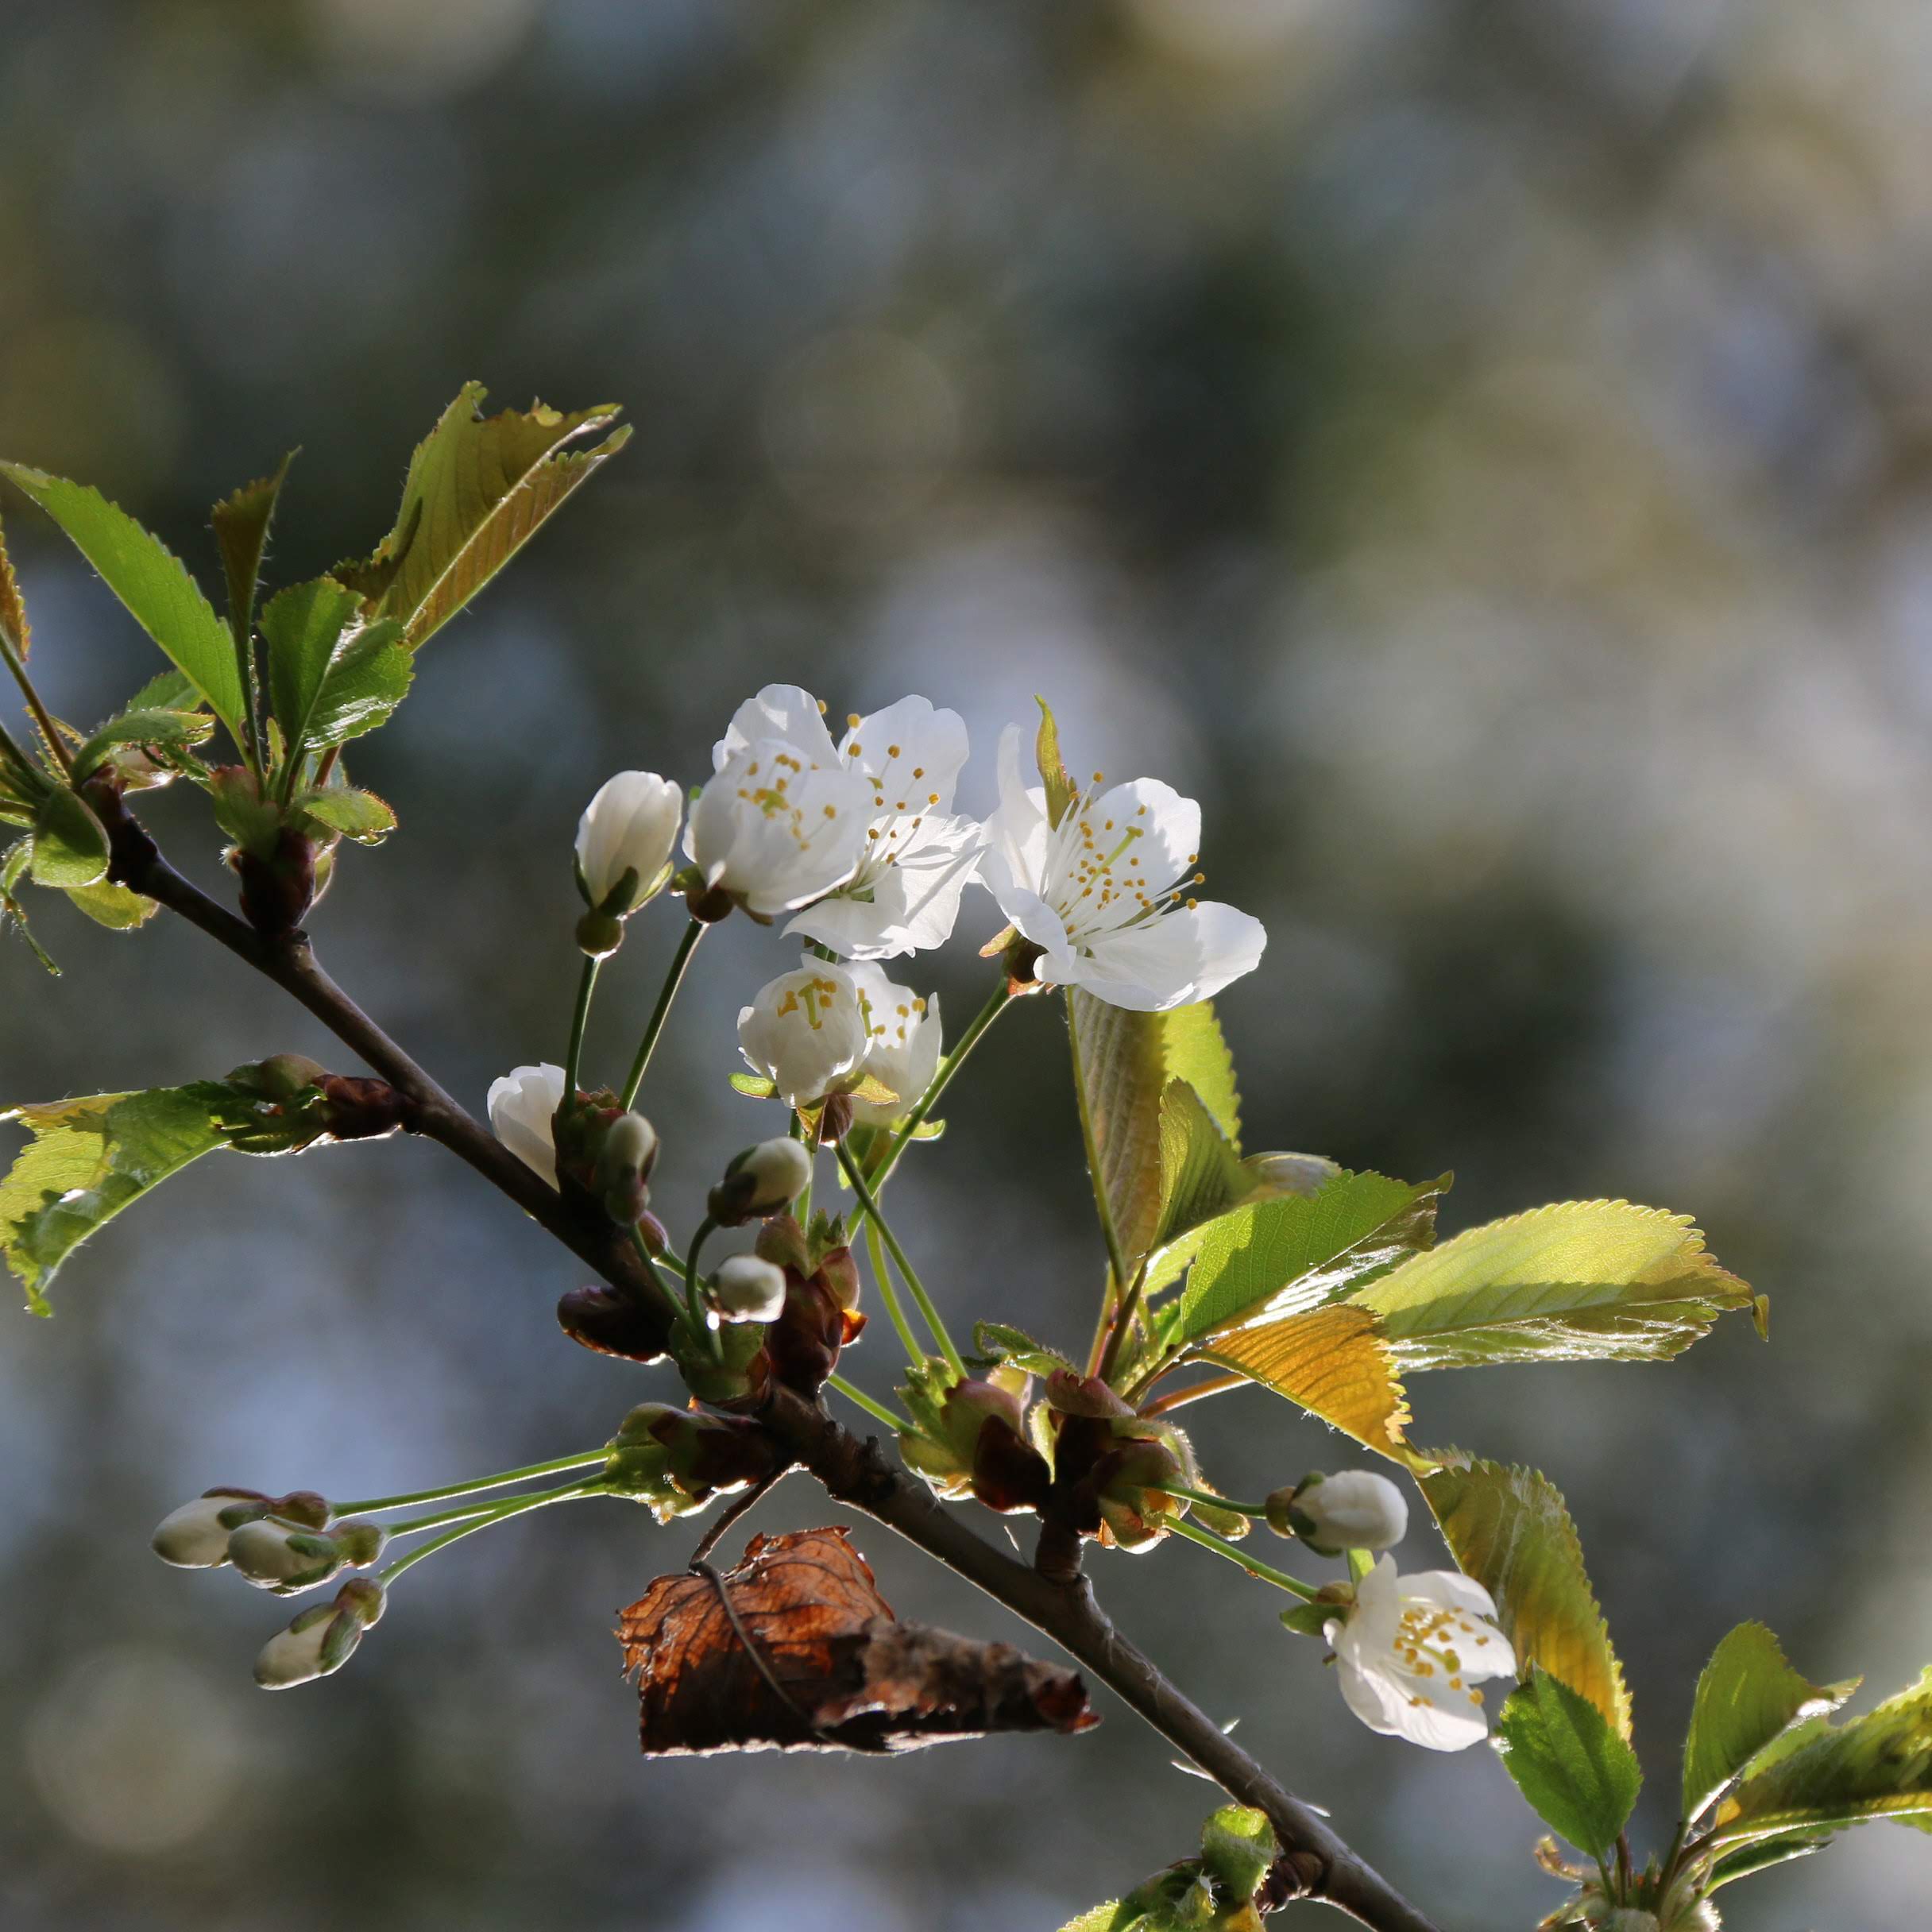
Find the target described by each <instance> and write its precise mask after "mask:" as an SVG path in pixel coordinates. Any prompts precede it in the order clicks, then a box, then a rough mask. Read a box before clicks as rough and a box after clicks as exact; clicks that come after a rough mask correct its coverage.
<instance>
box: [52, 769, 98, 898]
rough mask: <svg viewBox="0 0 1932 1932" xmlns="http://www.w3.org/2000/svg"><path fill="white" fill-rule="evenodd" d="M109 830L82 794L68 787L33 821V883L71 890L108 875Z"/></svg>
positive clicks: (53, 794)
mask: <svg viewBox="0 0 1932 1932" xmlns="http://www.w3.org/2000/svg"><path fill="white" fill-rule="evenodd" d="M107 860H108V848H107V828H106V826H105V825H102V823H101V821H100V820H99V818H97V817H95V814H94V808H93V807H92V806H90V805H89V804H88V803H87V800H86V799H85V798H82V797H81V796H80V794H79V793H78V792H72V791H69V790H67V788H66V787H65V786H60V787H57V788H56V790H52V791H50V792H49V793H48V794H47V796H46V797H45V798H44V799H43V800H42V801H41V809H40V811H39V813H38V814H37V816H36V817H35V819H34V821H33V883H35V884H36V885H37V886H56V887H60V888H61V889H63V890H67V889H69V888H71V887H75V886H92V885H98V884H99V883H100V881H101V880H102V879H105V878H106V876H107Z"/></svg>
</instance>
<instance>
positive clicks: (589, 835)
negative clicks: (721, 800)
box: [577, 771, 684, 952]
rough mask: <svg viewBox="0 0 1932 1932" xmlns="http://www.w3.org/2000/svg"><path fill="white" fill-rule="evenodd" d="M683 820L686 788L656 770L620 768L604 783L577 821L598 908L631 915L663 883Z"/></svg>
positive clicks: (582, 877)
mask: <svg viewBox="0 0 1932 1932" xmlns="http://www.w3.org/2000/svg"><path fill="white" fill-rule="evenodd" d="M683 818H684V794H683V792H682V790H680V789H679V788H678V786H676V785H674V784H673V783H672V782H670V779H664V778H660V777H659V776H658V775H657V774H656V773H655V771H620V772H619V773H618V774H617V775H616V777H615V778H613V779H609V780H608V781H607V782H605V784H604V785H603V786H601V789H600V790H598V792H597V796H596V797H595V798H593V799H592V800H591V801H590V802H589V805H587V806H585V808H584V815H583V817H582V818H580V819H579V820H578V821H577V875H578V883H580V885H581V886H582V888H583V894H584V898H585V900H586V902H588V903H589V906H590V907H591V909H592V910H593V912H599V913H602V914H606V915H607V916H609V918H612V919H613V920H616V919H624V918H628V917H629V916H630V914H632V913H633V912H635V911H636V910H637V908H638V907H639V906H641V905H643V903H644V902H645V901H646V900H647V898H650V897H651V895H652V894H653V893H655V892H656V891H659V889H660V888H661V887H663V883H664V881H665V880H666V879H667V878H668V877H669V876H670V860H671V848H672V847H673V846H674V844H676V842H677V837H678V826H679V825H680V824H681V823H682V821H683ZM619 936H620V937H621V936H622V935H621V933H620V935H619ZM586 950H588V949H586ZM611 950H612V951H613V952H614V951H616V947H615V946H614V945H613V946H612V948H611Z"/></svg>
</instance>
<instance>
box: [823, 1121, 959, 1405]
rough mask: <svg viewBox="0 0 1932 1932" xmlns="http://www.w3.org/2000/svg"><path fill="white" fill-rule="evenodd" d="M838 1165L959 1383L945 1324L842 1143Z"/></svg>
mask: <svg viewBox="0 0 1932 1932" xmlns="http://www.w3.org/2000/svg"><path fill="white" fill-rule="evenodd" d="M839 1165H840V1166H841V1167H842V1168H844V1170H845V1178H846V1179H847V1180H849V1181H850V1182H851V1183H852V1192H853V1193H855V1194H856V1195H857V1196H858V1197H859V1205H860V1207H861V1208H864V1210H865V1213H866V1216H867V1219H869V1220H870V1221H871V1223H872V1225H873V1226H874V1227H875V1228H877V1229H878V1230H879V1234H880V1235H881V1236H882V1237H883V1238H884V1241H885V1244H886V1250H887V1253H888V1254H891V1257H892V1258H893V1260H894V1261H895V1262H897V1263H898V1271H899V1273H901V1274H902V1275H903V1276H904V1277H906V1287H907V1288H908V1289H910V1290H911V1292H912V1298H913V1300H914V1301H916V1302H918V1304H919V1312H920V1313H921V1314H922V1316H925V1325H926V1327H928V1328H929V1329H930V1330H931V1331H932V1332H933V1340H934V1341H935V1342H937V1343H938V1344H939V1352H940V1353H941V1354H942V1355H944V1356H945V1358H946V1360H947V1362H949V1364H950V1365H951V1366H952V1373H953V1374H955V1375H956V1376H958V1377H959V1378H960V1380H961V1381H964V1379H965V1377H966V1364H965V1363H964V1362H963V1361H961V1360H960V1351H959V1350H958V1349H956V1347H953V1344H952V1336H951V1335H949V1334H948V1333H947V1332H946V1324H945V1323H944V1322H943V1321H941V1320H940V1316H939V1311H938V1309H937V1308H934V1307H933V1298H932V1296H930V1295H929V1294H928V1293H926V1292H925V1283H924V1282H922V1281H921V1280H920V1279H919V1273H918V1269H915V1268H914V1266H913V1265H912V1263H911V1262H909V1261H908V1260H907V1259H906V1250H904V1249H903V1248H902V1247H901V1246H899V1242H898V1235H895V1234H894V1233H893V1231H892V1229H891V1226H890V1224H889V1223H887V1220H886V1218H885V1216H884V1215H882V1214H881V1213H880V1212H879V1200H878V1197H877V1196H875V1194H874V1193H873V1192H872V1190H871V1188H868V1187H867V1185H866V1184H865V1177H864V1175H863V1174H862V1173H860V1172H859V1163H858V1162H857V1161H855V1160H854V1159H853V1158H852V1156H851V1155H850V1154H849V1153H847V1152H846V1151H845V1145H844V1142H842V1141H841V1142H840V1143H839Z"/></svg>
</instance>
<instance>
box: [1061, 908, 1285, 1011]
mask: <svg viewBox="0 0 1932 1932" xmlns="http://www.w3.org/2000/svg"><path fill="white" fill-rule="evenodd" d="M1267 944H1268V934H1267V932H1266V929H1265V928H1264V927H1263V926H1262V922H1261V921H1260V920H1258V919H1257V918H1253V917H1252V916H1251V915H1250V914H1247V913H1245V912H1239V911H1237V910H1235V907H1233V906H1223V905H1222V904H1221V903H1219V902H1218V901H1216V900H1204V902H1202V903H1201V904H1200V905H1198V906H1177V907H1176V908H1175V909H1174V910H1173V911H1172V912H1168V913H1163V914H1160V915H1159V916H1158V917H1157V918H1152V919H1149V920H1147V921H1146V922H1144V923H1142V924H1141V925H1132V926H1128V927H1126V928H1124V929H1122V930H1120V931H1117V932H1112V933H1099V934H1096V935H1095V937H1093V938H1092V939H1091V940H1090V941H1088V942H1087V945H1086V947H1085V953H1086V963H1085V964H1083V965H1082V966H1081V968H1080V970H1079V972H1077V973H1076V975H1075V976H1074V983H1076V985H1079V986H1082V987H1085V988H1086V989H1087V991H1088V992H1090V993H1092V995H1094V996H1095V998H1096V999H1104V1000H1106V1001H1107V1003H1109V1004H1110V1005H1111V1006H1116V1007H1127V1008H1129V1009H1130V1010H1133V1011H1134V1012H1137V1013H1165V1012H1168V1011H1169V1010H1171V1009H1173V1007H1187V1006H1192V1005H1193V1004H1194V1003H1195V1002H1196V1000H1201V999H1213V997H1214V996H1215V994H1216V993H1218V992H1219V991H1221V989H1222V988H1223V987H1224V986H1226V985H1227V984H1228V983H1230V982H1231V980H1238V979H1239V978H1240V977H1241V976H1242V974H1243V973H1250V972H1253V971H1254V968H1256V967H1257V966H1258V965H1259V964H1260V963H1261V956H1262V949H1264V948H1265V946H1266V945H1267Z"/></svg>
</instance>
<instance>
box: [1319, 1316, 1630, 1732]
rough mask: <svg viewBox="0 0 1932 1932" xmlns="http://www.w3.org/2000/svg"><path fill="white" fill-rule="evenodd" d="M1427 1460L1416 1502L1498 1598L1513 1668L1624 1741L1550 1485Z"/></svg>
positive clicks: (1573, 1552) (1452, 1456) (1534, 1477)
mask: <svg viewBox="0 0 1932 1932" xmlns="http://www.w3.org/2000/svg"><path fill="white" fill-rule="evenodd" d="M1331 1312H1333V1313H1336V1314H1340V1313H1343V1312H1352V1311H1350V1310H1348V1309H1343V1308H1339V1309H1335V1310H1332V1311H1331ZM1429 1459H1430V1460H1432V1461H1434V1462H1436V1463H1440V1464H1441V1465H1442V1466H1441V1467H1439V1468H1437V1469H1435V1470H1433V1471H1432V1472H1431V1473H1429V1474H1426V1475H1423V1476H1421V1477H1420V1478H1419V1481H1420V1485H1421V1489H1422V1493H1423V1496H1424V1498H1425V1500H1426V1501H1428V1505H1429V1508H1430V1509H1432V1511H1433V1512H1434V1513H1435V1520H1436V1522H1437V1523H1438V1524H1439V1525H1440V1527H1441V1529H1442V1532H1443V1538H1444V1540H1446V1541H1447V1544H1448V1545H1449V1548H1451V1550H1452V1551H1454V1552H1455V1559H1456V1562H1457V1563H1458V1564H1459V1566H1460V1567H1461V1568H1462V1569H1463V1571H1465V1572H1466V1574H1467V1575H1470V1576H1473V1577H1474V1578H1475V1579H1476V1581H1477V1582H1478V1583H1481V1584H1482V1586H1484V1587H1485V1588H1486V1590H1488V1591H1489V1593H1490V1595H1491V1596H1492V1597H1493V1598H1495V1599H1496V1605H1497V1612H1498V1620H1499V1621H1500V1622H1501V1625H1502V1628H1503V1633H1504V1634H1505V1636H1507V1637H1508V1638H1509V1640H1510V1642H1511V1643H1512V1644H1514V1645H1515V1647H1516V1660H1517V1669H1518V1671H1522V1672H1524V1673H1527V1672H1528V1670H1529V1667H1530V1666H1531V1665H1532V1664H1537V1663H1540V1664H1541V1665H1542V1666H1543V1667H1544V1669H1545V1670H1546V1671H1548V1672H1549V1673H1550V1675H1551V1676H1552V1677H1555V1678H1559V1679H1562V1681H1563V1683H1566V1684H1567V1685H1568V1686H1569V1687H1570V1688H1571V1690H1572V1691H1577V1692H1578V1693H1579V1694H1581V1695H1582V1696H1584V1697H1586V1698H1589V1700H1590V1702H1591V1703H1593V1704H1594V1705H1595V1706H1596V1707H1597V1708H1598V1710H1600V1711H1601V1712H1602V1714H1603V1715H1604V1716H1605V1718H1607V1719H1609V1722H1610V1724H1611V1725H1612V1726H1613V1728H1614V1729H1615V1730H1616V1731H1617V1733H1618V1735H1619V1736H1621V1737H1629V1735H1630V1696H1629V1692H1628V1691H1626V1690H1625V1687H1624V1674H1623V1667H1622V1666H1621V1664H1620V1663H1618V1662H1617V1653H1616V1652H1614V1651H1613V1649H1612V1648H1610V1637H1609V1631H1607V1630H1606V1629H1605V1628H1604V1623H1603V1613H1602V1610H1600V1609H1598V1606H1597V1599H1596V1598H1595V1596H1594V1594H1592V1592H1591V1590H1590V1577H1589V1575H1588V1573H1587V1572H1586V1571H1585V1569H1584V1567H1583V1551H1582V1545H1581V1544H1579V1543H1578V1541H1577V1535H1576V1528H1575V1524H1572V1523H1571V1520H1570V1513H1569V1512H1568V1510H1567V1509H1565V1508H1564V1507H1563V1497H1562V1496H1561V1495H1560V1494H1559V1493H1558V1491H1557V1489H1556V1486H1555V1484H1553V1483H1552V1482H1551V1481H1550V1480H1549V1478H1548V1477H1547V1476H1544V1475H1542V1474H1539V1473H1538V1472H1537V1471H1536V1470H1530V1469H1508V1468H1505V1467H1504V1466H1502V1465H1501V1463H1485V1462H1478V1461H1474V1460H1472V1459H1466V1458H1463V1457H1461V1456H1460V1455H1459V1454H1458V1453H1457V1452H1456V1451H1453V1450H1449V1451H1440V1452H1438V1453H1435V1454H1434V1455H1432V1456H1431V1457H1430V1458H1429Z"/></svg>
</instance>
